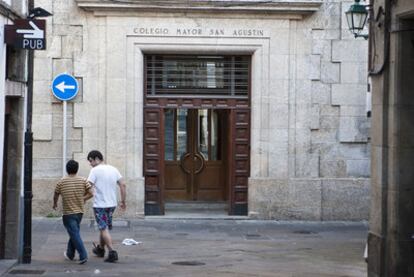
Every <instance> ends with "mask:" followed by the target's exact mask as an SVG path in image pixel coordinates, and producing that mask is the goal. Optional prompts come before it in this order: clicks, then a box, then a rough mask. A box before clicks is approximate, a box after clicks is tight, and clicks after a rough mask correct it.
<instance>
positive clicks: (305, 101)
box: [33, 0, 370, 220]
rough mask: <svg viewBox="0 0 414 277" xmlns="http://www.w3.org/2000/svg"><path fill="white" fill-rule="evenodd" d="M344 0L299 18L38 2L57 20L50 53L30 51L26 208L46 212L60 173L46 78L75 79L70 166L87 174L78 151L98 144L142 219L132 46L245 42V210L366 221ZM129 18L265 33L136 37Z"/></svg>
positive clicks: (356, 81)
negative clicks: (30, 189) (30, 155)
mask: <svg viewBox="0 0 414 277" xmlns="http://www.w3.org/2000/svg"><path fill="white" fill-rule="evenodd" d="M78 2H82V1H78ZM292 2H294V1H293V0H292ZM352 2H353V1H341V0H333V1H324V2H323V3H322V5H321V7H320V9H319V11H317V12H316V13H313V14H311V15H309V16H304V17H303V18H302V17H299V16H296V17H294V16H292V17H291V18H289V17H286V16H285V15H271V16H270V15H266V16H264V15H263V14H259V15H255V14H249V15H246V16H245V18H243V16H237V15H234V14H232V15H231V16H229V17H227V16H225V15H218V14H217V15H216V14H214V15H213V14H208V13H207V14H206V13H204V14H202V15H194V14H191V13H188V14H183V13H171V14H158V13H151V12H149V13H140V12H137V11H135V12H131V13H128V14H125V15H123V16H119V15H120V14H119V12H118V13H117V12H116V11H115V12H114V13H111V11H104V12H102V13H99V12H98V13H97V14H94V13H93V12H90V11H85V10H82V9H80V8H79V7H78V6H77V4H76V1H68V0H59V1H52V0H38V1H36V5H38V6H41V7H43V8H45V9H46V10H49V11H51V12H52V13H53V14H54V16H53V17H50V18H48V19H47V21H48V24H47V28H48V29H47V36H48V50H47V51H44V52H41V51H37V52H36V59H35V72H36V75H35V82H34V86H35V87H34V90H35V92H34V93H35V97H34V100H35V103H34V117H33V118H34V122H33V131H34V139H35V143H34V161H33V167H34V172H33V178H34V180H35V181H34V192H35V193H34V199H33V201H34V207H35V208H34V213H35V214H38V215H45V214H47V213H48V211H49V210H48V208H47V207H46V206H45V204H44V203H45V201H48V199H51V196H52V194H53V186H54V183H55V182H56V181H57V180H58V179H59V178H60V177H61V175H62V162H61V157H62V153H61V151H62V150H61V149H62V138H61V137H62V131H61V130H62V128H61V127H62V105H61V104H60V102H59V101H56V100H55V99H54V98H53V96H52V94H51V92H50V85H51V82H52V79H53V77H54V76H56V75H57V74H60V73H63V72H67V73H70V74H73V75H74V76H75V77H76V78H77V79H78V81H79V84H80V91H79V95H78V96H77V97H76V99H75V100H74V101H70V103H69V104H68V115H69V116H68V126H69V128H68V153H67V157H69V158H74V159H76V160H78V161H79V162H80V172H79V174H80V175H83V176H86V175H87V174H88V172H89V165H88V164H87V162H86V155H87V153H88V152H89V151H90V150H92V149H99V150H101V151H102V152H103V153H104V154H105V158H106V160H107V162H108V163H110V164H113V165H114V166H116V167H118V168H119V169H120V171H121V173H122V174H123V175H124V176H125V177H126V178H127V183H128V198H129V199H128V201H129V203H130V204H131V205H130V207H131V209H129V210H128V211H127V213H126V214H125V215H124V216H142V214H143V183H144V180H143V178H142V132H143V130H142V101H143V98H142V95H141V94H139V93H138V92H140V93H142V82H143V77H142V76H143V72H142V71H141V70H142V68H141V67H140V65H139V64H140V63H142V50H141V48H140V47H141V46H142V45H144V46H145V47H146V48H145V49H147V50H148V49H149V47H153V49H158V50H159V49H162V51H165V52H168V49H170V51H171V49H173V48H171V47H170V48H168V45H179V47H182V49H185V48H186V47H187V48H188V47H193V49H196V48H194V47H198V48H197V49H200V51H202V53H220V51H223V52H226V53H228V52H229V49H235V51H236V50H237V51H239V50H240V51H246V50H245V49H246V48H248V49H252V50H251V51H252V52H253V54H252V64H253V65H252V66H253V68H255V71H253V72H252V137H251V141H252V147H251V165H252V166H251V176H250V181H249V203H248V204H249V215H250V216H252V217H256V218H267V219H271V218H274V219H308V220H362V219H367V217H368V207H369V197H368V195H369V175H370V174H369V171H370V161H369V157H370V147H369V125H370V123H369V120H368V119H367V117H366V106H365V101H366V91H367V80H366V76H367V70H366V67H367V58H366V57H367V42H366V41H364V40H362V39H358V40H355V39H354V38H353V36H351V34H349V32H348V30H346V28H347V27H346V21H345V17H344V11H345V10H346V9H347V8H348V7H349V5H350V4H352ZM69 14H70V16H69ZM137 26H142V27H143V28H147V27H148V26H152V27H154V26H158V27H163V28H172V30H173V29H174V28H181V27H183V26H184V27H185V26H189V27H197V28H212V29H213V28H228V29H231V28H242V27H243V26H246V28H256V29H262V30H263V33H264V36H263V37H253V38H252V37H237V38H236V37H232V36H231V35H229V36H227V37H208V36H206V37H191V36H182V37H175V38H174V36H165V37H162V36H156V35H142V36H140V35H139V34H137V33H134V32H133V30H134V28H136V27H137ZM224 31H226V30H224ZM214 43H216V44H217V45H214ZM193 45H195V46H193ZM144 46H142V47H144ZM163 47H164V48H163ZM177 47H178V46H177ZM226 47H227V48H226ZM152 51H154V50H152ZM249 51H250V50H249ZM132 92H133V93H132Z"/></svg>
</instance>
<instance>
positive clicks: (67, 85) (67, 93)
mask: <svg viewBox="0 0 414 277" xmlns="http://www.w3.org/2000/svg"><path fill="white" fill-rule="evenodd" d="M78 90H79V85H78V81H77V80H76V79H75V77H73V76H72V75H69V74H66V73H64V74H60V75H58V76H56V77H55V78H54V79H53V82H52V92H53V95H54V96H55V97H56V98H57V99H59V100H61V101H63V132H62V133H63V137H62V148H63V150H62V151H63V153H62V176H65V174H66V168H65V167H66V144H67V141H66V137H67V133H66V131H67V127H66V125H67V124H66V122H67V103H66V102H67V101H69V100H71V99H73V98H75V97H76V95H77V94H78Z"/></svg>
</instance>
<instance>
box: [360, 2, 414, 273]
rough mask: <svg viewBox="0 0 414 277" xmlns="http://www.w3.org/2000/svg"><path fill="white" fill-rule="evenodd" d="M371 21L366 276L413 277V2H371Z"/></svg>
mask: <svg viewBox="0 0 414 277" xmlns="http://www.w3.org/2000/svg"><path fill="white" fill-rule="evenodd" d="M371 3H372V4H373V6H372V9H371V13H372V17H373V18H375V20H373V21H372V22H371V25H370V44H371V51H370V59H369V61H370V66H369V74H370V76H371V78H372V103H373V105H372V119H373V120H372V155H371V157H372V170H371V172H372V187H371V190H372V202H371V203H372V204H371V210H370V228H369V234H368V276H375V277H376V276H413V275H414V263H413V233H414V223H413V222H412V220H411V218H413V216H414V207H413V198H414V186H413V180H414V175H413V166H412V161H413V156H414V152H413V147H414V140H413V131H412V130H413V128H411V127H413V111H414V97H413V89H414V82H413V78H412V76H413V74H414V67H413V64H414V60H413V57H414V46H413V41H414V2H413V1H410V0H399V1H388V0H375V1H371Z"/></svg>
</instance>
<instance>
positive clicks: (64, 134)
mask: <svg viewBox="0 0 414 277" xmlns="http://www.w3.org/2000/svg"><path fill="white" fill-rule="evenodd" d="M66 115H67V105H66V101H63V138H62V142H63V143H62V144H63V155H62V176H65V172H66V170H65V164H66Z"/></svg>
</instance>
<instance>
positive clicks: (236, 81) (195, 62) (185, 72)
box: [145, 55, 250, 98]
mask: <svg viewBox="0 0 414 277" xmlns="http://www.w3.org/2000/svg"><path fill="white" fill-rule="evenodd" d="M145 68H146V92H147V96H149V97H151V96H155V97H160V96H169V97H171V96H184V95H188V96H194V97H205V96H214V97H217V96H224V97H237V98H240V97H241V98H247V97H248V93H249V85H250V57H249V56H189V55H179V56H178V55H174V56H173V55H147V56H145Z"/></svg>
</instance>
